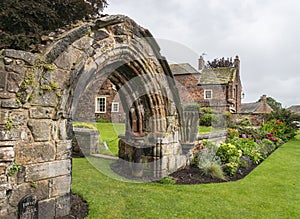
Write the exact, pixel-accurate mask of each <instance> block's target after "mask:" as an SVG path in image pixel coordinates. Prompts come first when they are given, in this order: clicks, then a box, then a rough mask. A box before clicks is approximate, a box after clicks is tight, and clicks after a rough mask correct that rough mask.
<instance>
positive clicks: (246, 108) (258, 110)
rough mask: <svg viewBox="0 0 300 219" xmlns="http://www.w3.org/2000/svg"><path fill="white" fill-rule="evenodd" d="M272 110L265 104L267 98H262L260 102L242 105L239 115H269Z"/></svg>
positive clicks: (264, 96)
mask: <svg viewBox="0 0 300 219" xmlns="http://www.w3.org/2000/svg"><path fill="white" fill-rule="evenodd" d="M272 111H273V109H272V108H271V107H270V105H269V104H268V103H267V96H266V95H263V96H262V101H259V102H253V103H242V107H241V114H254V115H255V114H267V113H271V112H272Z"/></svg>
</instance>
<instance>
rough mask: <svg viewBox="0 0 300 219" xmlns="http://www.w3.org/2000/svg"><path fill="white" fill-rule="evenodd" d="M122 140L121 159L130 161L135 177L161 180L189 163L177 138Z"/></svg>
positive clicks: (123, 138)
mask: <svg viewBox="0 0 300 219" xmlns="http://www.w3.org/2000/svg"><path fill="white" fill-rule="evenodd" d="M175 135H176V134H175ZM177 136H178V134H177ZM120 138H121V139H120V141H119V158H120V159H121V160H123V161H128V162H127V164H128V168H131V169H132V175H133V176H136V177H150V178H156V179H159V178H161V177H164V176H167V175H168V174H170V173H173V172H175V171H176V170H178V169H179V168H181V167H183V166H185V165H186V163H187V157H186V156H185V155H183V153H182V148H181V145H180V143H179V142H178V139H177V137H176V136H175V137H174V136H169V137H165V138H159V139H158V138H153V139H147V140H146V141H145V139H144V138H143V137H133V138H132V139H130V140H128V139H127V140H126V138H125V136H120ZM145 142H147V143H145ZM123 163H124V162H123Z"/></svg>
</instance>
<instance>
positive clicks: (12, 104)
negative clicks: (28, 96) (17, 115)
mask: <svg viewBox="0 0 300 219" xmlns="http://www.w3.org/2000/svg"><path fill="white" fill-rule="evenodd" d="M1 106H2V107H3V108H11V109H18V108H20V103H19V102H18V101H17V100H16V99H10V100H2V101H1Z"/></svg>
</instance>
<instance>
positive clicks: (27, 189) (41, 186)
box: [9, 180, 49, 206]
mask: <svg viewBox="0 0 300 219" xmlns="http://www.w3.org/2000/svg"><path fill="white" fill-rule="evenodd" d="M48 184H49V181H48V180H43V181H39V182H35V181H32V182H30V183H23V184H20V185H18V186H16V187H15V188H14V190H13V192H12V194H11V196H10V197H9V203H10V204H11V205H12V206H17V205H18V203H19V201H20V200H21V199H22V197H24V196H25V195H28V194H31V195H35V196H36V197H37V199H38V200H43V199H47V198H48V197H49V186H48Z"/></svg>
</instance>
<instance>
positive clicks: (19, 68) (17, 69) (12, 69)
mask: <svg viewBox="0 0 300 219" xmlns="http://www.w3.org/2000/svg"><path fill="white" fill-rule="evenodd" d="M21 62H22V61H21ZM23 64H24V62H23V63H21V64H20V65H16V64H13V65H6V66H5V69H6V71H8V72H15V73H17V74H20V75H24V74H25V72H26V71H27V68H26V67H24V66H23Z"/></svg>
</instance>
